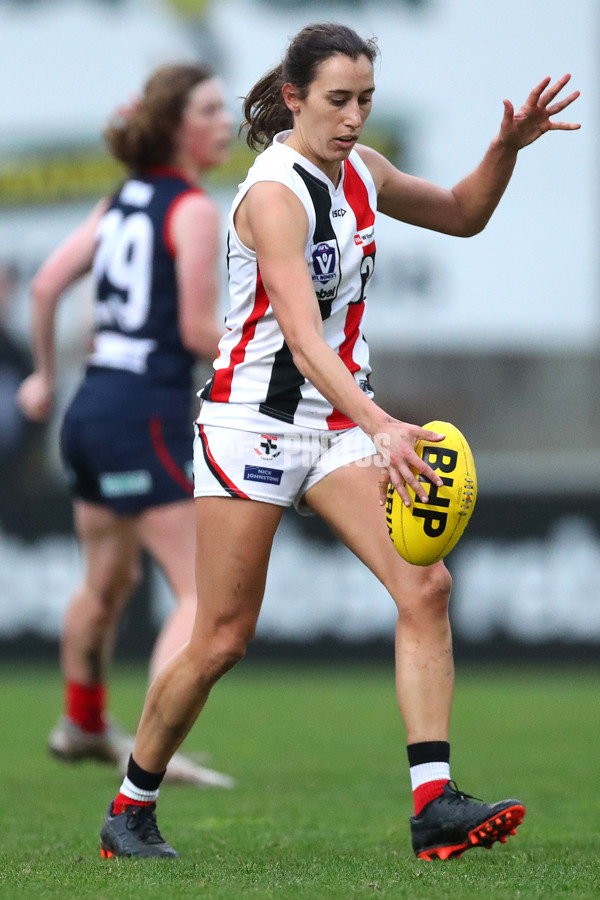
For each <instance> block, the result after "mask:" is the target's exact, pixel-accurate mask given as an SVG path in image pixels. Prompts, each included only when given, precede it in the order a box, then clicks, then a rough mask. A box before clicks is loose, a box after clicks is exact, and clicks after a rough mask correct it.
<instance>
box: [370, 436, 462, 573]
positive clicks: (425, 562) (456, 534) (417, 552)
mask: <svg viewBox="0 0 600 900" xmlns="http://www.w3.org/2000/svg"><path fill="white" fill-rule="evenodd" d="M423 428H426V429H427V431H435V432H437V433H438V434H445V435H446V437H445V438H444V440H443V441H439V442H437V441H436V442H433V441H417V442H416V444H415V451H416V453H417V454H418V455H419V456H420V457H421V459H424V460H425V462H426V463H427V464H428V465H429V466H431V468H432V469H433V470H434V472H436V473H437V474H439V476H440V478H441V479H442V481H443V486H442V487H437V485H435V484H432V483H431V482H430V481H429V479H428V478H426V477H425V476H424V475H419V481H421V482H423V483H424V484H427V485H428V488H427V493H428V494H429V502H428V503H422V502H421V500H419V498H418V497H416V496H415V493H414V491H413V490H412V488H410V487H409V486H407V490H408V493H409V496H410V499H411V506H405V505H404V503H403V502H402V497H400V495H399V494H398V492H397V491H396V489H395V488H394V486H393V485H392V484H391V483H390V484H389V485H388V492H387V503H386V521H387V526H388V531H389V534H390V538H391V539H392V543H393V544H394V547H395V548H396V550H397V551H398V553H399V554H400V556H402V557H403V559H405V560H406V561H407V562H409V563H413V565H416V566H430V565H432V564H433V563H435V562H437V561H438V560H439V559H443V557H444V556H447V555H448V553H450V551H451V550H452V548H453V547H455V546H456V543H457V542H458V540H459V539H460V537H461V536H462V534H463V532H464V530H465V528H466V527H467V523H468V522H469V519H470V518H471V514H472V512H473V509H474V507H475V501H476V499H477V473H476V471H475V462H474V460H473V454H472V453H471V448H470V447H469V445H468V443H467V440H466V438H465V436H464V435H463V434H462V433H461V432H460V431H459V430H458V428H456V426H454V425H452V424H451V423H450V422H438V421H435V422H429V423H428V424H427V425H424V426H423ZM413 471H414V470H413Z"/></svg>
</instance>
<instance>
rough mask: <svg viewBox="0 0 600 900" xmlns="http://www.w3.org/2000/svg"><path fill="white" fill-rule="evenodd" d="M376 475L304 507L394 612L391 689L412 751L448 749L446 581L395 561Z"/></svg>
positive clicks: (346, 475)
mask: <svg viewBox="0 0 600 900" xmlns="http://www.w3.org/2000/svg"><path fill="white" fill-rule="evenodd" d="M378 474H379V470H378V469H377V468H376V466H374V465H370V466H368V467H364V466H357V465H350V466H344V467H343V468H341V469H338V470H336V471H335V472H332V473H331V474H330V475H328V476H326V477H325V478H324V479H323V480H322V481H320V482H319V483H318V484H316V485H315V486H314V487H313V488H311V489H310V491H308V493H307V495H306V501H307V503H308V504H309V506H311V507H312V509H314V510H315V511H316V512H318V513H319V514H320V515H321V516H322V517H323V518H324V519H325V520H326V521H327V522H328V523H329V525H330V526H331V528H332V530H333V531H334V532H335V533H336V534H337V535H338V536H339V537H340V538H341V540H342V541H343V542H344V543H345V544H346V545H347V546H348V547H349V548H350V550H352V552H353V553H355V555H356V556H358V558H359V559H361V560H362V561H363V562H364V563H365V565H367V566H368V567H369V569H371V571H372V572H373V573H374V574H375V575H376V576H377V578H379V580H380V581H381V582H382V583H383V584H384V585H385V587H386V588H387V589H388V590H389V592H390V594H391V595H392V597H393V599H394V601H395V603H396V606H397V608H398V624H397V628H396V689H397V694H398V703H399V706H400V710H401V712H402V717H403V720H404V725H405V728H406V733H407V742H408V743H409V744H413V743H418V742H421V741H447V740H448V730H449V723H450V710H451V706H452V694H453V688H454V664H453V657H452V638H451V633H450V623H449V620H448V599H449V595H450V584H451V582H450V575H449V573H448V570H447V569H446V567H445V565H444V564H443V562H439V563H436V564H435V565H433V566H428V567H426V568H422V567H420V566H412V565H410V564H409V563H407V562H405V561H404V560H403V559H402V557H400V556H399V555H398V553H397V552H396V550H395V549H394V546H393V544H392V542H391V541H390V539H389V535H388V533H387V526H386V524H385V515H384V512H383V508H382V507H381V506H380V505H379V502H378V489H377V477H378Z"/></svg>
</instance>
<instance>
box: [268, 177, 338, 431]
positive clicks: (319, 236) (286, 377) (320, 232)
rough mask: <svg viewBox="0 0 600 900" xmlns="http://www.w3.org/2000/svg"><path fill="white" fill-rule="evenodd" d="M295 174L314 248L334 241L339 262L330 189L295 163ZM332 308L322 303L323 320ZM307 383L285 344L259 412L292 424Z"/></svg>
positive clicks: (274, 365) (320, 301)
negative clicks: (309, 213)
mask: <svg viewBox="0 0 600 900" xmlns="http://www.w3.org/2000/svg"><path fill="white" fill-rule="evenodd" d="M294 170H295V171H296V172H297V173H298V175H300V177H301V178H302V180H303V182H304V184H305V185H306V187H307V190H308V193H309V194H310V198H311V200H312V202H313V206H314V208H315V228H314V232H313V239H312V242H313V244H320V243H323V242H325V241H327V242H329V241H335V244H336V251H337V259H339V258H340V253H339V248H338V246H337V239H336V235H335V231H334V230H333V225H332V224H331V196H330V194H329V189H328V187H327V185H326V184H325V182H323V181H321V180H320V179H318V178H315V176H314V175H311V173H310V172H307V171H306V169H305V168H303V167H302V166H301V165H300V164H299V163H294ZM331 304H332V300H331V299H328V300H319V309H320V311H321V318H322V319H323V320H325V319H328V318H329V316H330V315H331ZM305 381H306V379H305V377H304V375H302V373H301V372H300V370H299V369H298V368H297V366H296V365H295V363H294V361H293V359H292V352H291V350H290V348H289V347H288V345H287V343H286V341H285V340H284V342H283V345H282V346H281V348H280V349H279V350H278V351H277V353H276V354H275V360H274V362H273V368H272V370H271V379H270V381H269V387H268V390H267V396H266V397H265V400H264V402H263V403H261V404H260V406H259V409H260V411H261V412H262V413H266V414H267V415H268V416H272V417H273V418H275V419H280V420H281V421H283V422H293V421H294V414H295V412H296V409H297V408H298V404H299V402H300V400H301V399H302V394H301V391H300V389H301V387H302V385H303V384H304V383H305Z"/></svg>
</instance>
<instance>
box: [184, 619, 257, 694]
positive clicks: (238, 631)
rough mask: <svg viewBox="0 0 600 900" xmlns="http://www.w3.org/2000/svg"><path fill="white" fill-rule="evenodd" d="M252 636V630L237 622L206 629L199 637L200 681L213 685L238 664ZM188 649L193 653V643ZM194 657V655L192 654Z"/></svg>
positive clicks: (224, 623)
mask: <svg viewBox="0 0 600 900" xmlns="http://www.w3.org/2000/svg"><path fill="white" fill-rule="evenodd" d="M253 636H254V629H253V628H249V627H246V626H245V625H244V624H240V623H238V622H222V623H217V624H215V625H214V626H213V627H212V628H211V629H210V630H208V629H207V631H205V633H204V635H202V636H201V637H200V640H201V643H202V645H203V647H204V648H205V649H204V653H202V652H201V653H200V654H199V655H198V656H197V657H196V658H197V659H198V660H199V661H200V669H201V671H200V672H199V675H200V677H201V679H202V680H203V681H204V680H207V681H208V682H209V683H211V684H214V683H215V682H216V681H218V680H219V678H221V676H223V675H225V673H226V672H228V671H229V670H230V669H233V667H234V666H235V665H236V663H238V662H239V661H240V660H241V659H243V657H244V656H245V654H246V648H247V647H248V644H249V643H250V641H251V639H252V637H253ZM189 646H190V649H191V651H192V652H193V653H194V648H193V641H192V642H191V645H189ZM194 655H195V653H194Z"/></svg>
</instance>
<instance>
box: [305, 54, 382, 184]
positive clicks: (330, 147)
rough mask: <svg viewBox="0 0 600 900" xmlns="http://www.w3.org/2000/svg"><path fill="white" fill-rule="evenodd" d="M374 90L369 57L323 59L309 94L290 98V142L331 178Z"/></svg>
mask: <svg viewBox="0 0 600 900" xmlns="http://www.w3.org/2000/svg"><path fill="white" fill-rule="evenodd" d="M374 90H375V85H374V82H373V66H372V64H371V62H370V61H369V60H368V59H367V57H366V56H359V58H358V59H356V60H353V59H350V57H349V56H345V55H343V54H341V53H336V54H335V55H334V56H331V57H329V59H326V60H324V61H323V62H322V63H321V64H320V65H319V66H318V68H317V71H316V77H315V79H314V81H313V82H312V84H311V85H310V88H309V91H308V94H307V96H306V97H305V98H304V99H299V98H298V97H297V96H294V93H293V92H292V94H291V95H290V97H289V101H288V102H289V103H290V104H291V105H292V109H293V112H294V131H293V135H292V137H291V140H290V143H291V144H292V146H294V147H295V149H297V150H298V151H299V152H300V153H302V154H303V155H304V156H306V157H307V158H308V159H310V160H311V161H312V162H314V163H315V164H316V165H317V166H319V168H321V169H323V171H325V172H326V174H329V175H330V177H331V173H334V174H335V173H336V172H339V164H340V162H341V161H342V160H344V159H347V157H348V156H349V154H350V151H351V150H352V148H353V147H354V145H355V144H356V142H357V141H358V139H359V137H360V133H361V131H362V129H363V125H364V124H365V122H366V120H367V117H368V115H369V113H370V112H371V105H372V100H373V91H374ZM336 177H337V176H336ZM333 180H335V178H334V179H333Z"/></svg>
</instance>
